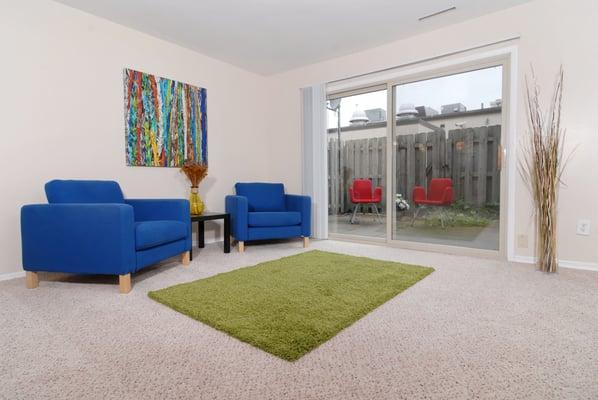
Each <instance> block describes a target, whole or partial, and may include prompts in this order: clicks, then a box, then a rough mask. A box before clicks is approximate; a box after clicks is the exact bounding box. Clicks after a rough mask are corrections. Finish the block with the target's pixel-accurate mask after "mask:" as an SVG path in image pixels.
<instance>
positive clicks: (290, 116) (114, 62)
mask: <svg viewBox="0 0 598 400" xmlns="http://www.w3.org/2000/svg"><path fill="white" fill-rule="evenodd" d="M596 15H598V3H596V2H594V1H592V0H575V1H567V2H563V1H559V0H536V1H534V2H531V3H527V4H525V5H522V6H519V7H515V8H511V9H508V10H505V11H502V12H498V13H495V14H491V15H487V16H484V17H481V18H478V19H474V20H470V21H467V22H464V23H462V24H458V25H453V26H451V27H447V28H444V29H441V30H438V31H434V32H430V33H427V34H424V35H419V36H417V37H413V38H410V39H408V40H402V41H397V42H394V43H391V44H388V45H385V46H382V47H377V48H373V49H370V50H368V51H364V52H360V53H356V54H352V55H349V56H346V57H341V58H336V59H333V60H329V61H326V62H322V63H318V64H313V65H310V66H307V67H304V68H300V69H297V70H293V71H290V72H287V73H284V74H280V75H276V76H272V77H262V76H259V75H255V74H252V73H249V72H246V71H243V70H241V69H238V68H236V67H233V66H230V65H228V64H226V63H222V62H219V61H216V60H214V59H211V58H208V57H205V56H202V55H201V54H198V53H196V52H192V51H190V50H187V49H184V48H182V47H179V46H176V45H174V44H171V43H168V42H165V41H162V40H159V39H156V38H153V37H151V36H148V35H145V34H142V33H140V32H137V31H134V30H131V29H128V28H125V27H123V26H120V25H117V24H114V23H111V22H108V21H106V20H103V19H100V18H97V17H94V16H91V15H88V14H85V13H83V12H80V11H77V10H74V9H71V8H68V7H66V6H64V5H61V4H58V3H54V2H50V1H47V0H20V1H18V2H17V1H8V0H6V1H5V0H2V13H1V14H0V54H1V55H2V56H1V61H0V72H2V76H3V78H4V79H3V81H2V96H0V116H1V117H2V118H1V119H0V120H1V121H2V125H1V127H2V131H1V134H2V139H3V140H2V147H1V149H2V157H0V171H1V172H0V173H1V174H2V175H1V178H2V184H3V188H4V190H3V191H2V195H1V196H0V207H1V209H2V213H1V214H0V243H2V245H1V249H2V253H3V254H2V255H3V257H2V262H1V263H0V275H2V274H7V273H13V272H18V271H21V256H20V226H19V209H20V207H21V205H23V204H27V203H39V202H45V196H44V193H43V184H44V183H45V182H46V181H48V180H50V179H53V178H94V179H116V180H118V181H119V182H120V183H121V185H122V187H123V189H124V191H125V194H126V195H127V196H128V197H186V196H187V193H188V192H187V191H188V184H187V182H186V181H185V179H184V177H183V176H181V175H180V173H179V172H178V170H177V169H168V168H132V167H126V166H125V153H124V127H123V103H122V97H123V90H122V69H123V68H124V67H130V68H135V69H138V70H141V71H145V72H150V73H154V74H157V75H161V76H165V77H169V78H173V79H177V80H180V81H183V82H188V83H191V84H195V85H199V86H203V87H206V88H207V89H208V116H209V129H208V137H209V139H208V143H209V163H210V176H209V178H208V179H207V180H206V181H205V182H204V183H203V184H202V186H201V187H200V192H201V193H202V195H203V196H204V197H205V199H206V203H207V206H208V209H212V210H222V209H223V198H224V196H225V195H226V194H227V193H231V192H232V185H233V184H234V182H236V181H240V180H278V181H282V182H284V183H285V184H286V185H287V189H288V191H291V192H298V191H300V189H301V136H300V126H301V119H300V97H299V89H300V88H301V87H304V86H307V85H310V84H314V83H321V82H328V81H331V80H335V79H340V78H344V77H348V76H352V75H355V74H361V73H368V72H371V71H375V70H379V69H383V68H388V67H393V66H396V65H400V64H404V63H406V62H410V61H415V60H418V59H422V58H427V57H430V56H436V55H438V54H443V53H447V52H451V51H454V50H459V49H462V48H467V47H471V46H475V45H479V44H481V43H485V42H492V41H495V40H499V39H503V38H505V37H508V36H512V35H517V34H520V35H521V39H520V40H519V43H518V46H519V67H518V69H519V76H518V78H519V81H520V82H522V80H523V76H524V73H525V72H527V71H528V70H529V65H530V63H533V64H534V66H535V69H536V72H537V75H538V77H539V81H540V84H541V85H542V86H543V87H544V93H545V94H549V93H550V90H551V88H552V82H553V78H554V75H555V73H556V71H557V69H558V66H559V64H560V63H563V64H564V66H565V70H566V79H567V81H566V93H565V107H564V110H563V112H564V121H565V124H566V126H567V128H568V140H569V143H570V147H571V146H573V145H577V144H578V145H579V147H578V149H577V152H576V153H575V157H574V158H573V160H572V161H571V163H570V164H569V168H568V170H567V173H566V175H565V177H564V180H565V182H566V183H567V187H566V188H564V189H563V190H562V191H561V206H560V211H559V224H560V225H559V234H560V255H561V258H563V259H566V260H572V261H578V262H579V263H580V265H582V266H583V265H593V266H596V264H597V263H598V246H597V245H596V244H597V243H598V241H597V237H598V207H596V198H598V180H597V179H596V177H595V175H596V171H598V157H596V156H595V155H594V153H595V152H596V150H595V146H594V142H596V140H593V139H594V137H595V136H596V129H597V127H598V112H596V108H597V106H598V104H597V102H596V93H598V75H597V74H596V71H598V43H596V42H597V39H596V38H598V26H597V25H596V24H595V21H594V19H595V16H596ZM522 93H523V91H522V88H519V91H518V96H519V109H518V110H517V113H518V119H519V121H518V125H517V132H518V134H519V135H522V134H523V133H524V131H525V129H526V122H525V111H524V108H523V106H522V105H523V102H522V100H523V96H522ZM281 127H283V128H284V129H281ZM529 205H530V202H529V196H528V194H527V190H526V188H525V186H524V185H523V183H522V182H521V181H520V180H518V181H517V186H516V211H517V213H516V219H517V223H516V227H515V230H516V234H520V233H523V234H530V235H531V234H533V229H532V228H531V226H530V221H531V214H530V207H529ZM579 218H589V219H591V220H592V222H593V224H594V226H593V231H592V235H591V236H589V237H583V236H577V235H575V224H576V221H577V219H579ZM212 227H213V226H212ZM214 233H218V234H221V231H220V230H215V231H214V232H212V235H213V234H214ZM208 235H210V232H209V233H208ZM208 239H210V236H208ZM517 254H518V255H520V256H529V255H530V254H531V249H517Z"/></svg>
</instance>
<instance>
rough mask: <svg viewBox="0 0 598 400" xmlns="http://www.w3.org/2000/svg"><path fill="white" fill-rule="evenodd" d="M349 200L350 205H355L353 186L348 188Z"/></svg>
mask: <svg viewBox="0 0 598 400" xmlns="http://www.w3.org/2000/svg"><path fill="white" fill-rule="evenodd" d="M349 199H350V200H351V203H355V193H354V192H353V185H351V186H349Z"/></svg>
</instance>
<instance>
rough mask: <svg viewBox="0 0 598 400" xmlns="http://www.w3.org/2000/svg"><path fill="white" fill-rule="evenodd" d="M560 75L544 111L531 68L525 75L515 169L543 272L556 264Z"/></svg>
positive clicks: (562, 164) (563, 163) (562, 165)
mask: <svg viewBox="0 0 598 400" xmlns="http://www.w3.org/2000/svg"><path fill="white" fill-rule="evenodd" d="M563 76H564V74H563V68H562V67H561V69H560V70H559V74H558V77H557V81H556V86H555V90H554V94H553V96H552V99H551V103H550V105H549V109H548V111H547V113H544V112H543V110H542V106H541V104H540V88H539V86H538V83H537V81H536V78H535V75H534V73H533V70H532V82H531V84H530V83H529V82H528V80H527V79H526V94H527V103H526V105H527V113H528V124H529V127H528V129H529V131H528V136H527V138H526V140H525V143H524V144H523V158H522V159H520V162H519V170H520V173H521V175H522V177H523V179H524V180H525V182H526V183H527V185H528V186H529V189H530V192H531V195H532V198H533V201H534V213H535V215H534V216H535V218H536V232H537V238H536V244H537V252H538V268H539V269H540V270H541V271H544V272H556V271H557V267H558V259H557V236H556V234H557V231H556V223H557V203H558V189H559V186H560V185H561V183H562V181H561V177H562V175H563V171H564V169H565V166H566V164H567V160H565V159H564V157H563V144H564V139H565V129H564V128H563V127H562V126H561V109H562V99H563Z"/></svg>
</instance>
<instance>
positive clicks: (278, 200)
mask: <svg viewBox="0 0 598 400" xmlns="http://www.w3.org/2000/svg"><path fill="white" fill-rule="evenodd" d="M235 191H236V193H237V195H236V196H226V199H225V208H226V212H227V213H229V214H230V216H231V227H232V234H233V236H234V238H235V239H236V240H237V242H238V245H239V252H241V253H242V252H243V251H244V250H245V242H246V241H248V240H264V239H286V238H292V237H302V238H303V246H304V247H307V246H308V245H309V236H310V235H311V199H310V197H309V196H298V195H290V194H285V193H284V186H283V184H282V183H237V184H236V185H235Z"/></svg>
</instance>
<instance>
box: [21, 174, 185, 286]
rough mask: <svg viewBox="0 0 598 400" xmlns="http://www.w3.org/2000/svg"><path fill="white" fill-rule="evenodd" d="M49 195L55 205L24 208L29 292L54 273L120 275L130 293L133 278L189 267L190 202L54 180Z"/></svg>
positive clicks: (90, 183) (109, 183)
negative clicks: (159, 267) (162, 266)
mask: <svg viewBox="0 0 598 400" xmlns="http://www.w3.org/2000/svg"><path fill="white" fill-rule="evenodd" d="M45 190H46V197H47V198H48V203H49V204H32V205H25V206H23V207H22V208H21V239H22V248H23V269H24V270H25V271H26V283H27V287H28V288H35V287H37V286H38V285H39V280H38V276H37V272H38V271H48V272H67V273H74V274H94V275H95V274H100V275H119V286H120V291H121V293H128V292H129V291H130V290H131V273H134V272H137V271H139V270H140V269H142V268H145V267H147V266H149V265H151V264H154V263H156V262H158V261H161V260H164V259H166V258H169V257H173V256H176V255H179V254H182V262H183V264H185V265H188V264H189V258H190V250H191V220H190V218H189V202H188V201H187V200H176V199H171V200H149V199H144V200H125V199H124V197H123V193H122V191H121V189H120V186H119V185H118V183H116V182H112V181H73V180H53V181H50V182H48V183H46V186H45Z"/></svg>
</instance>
